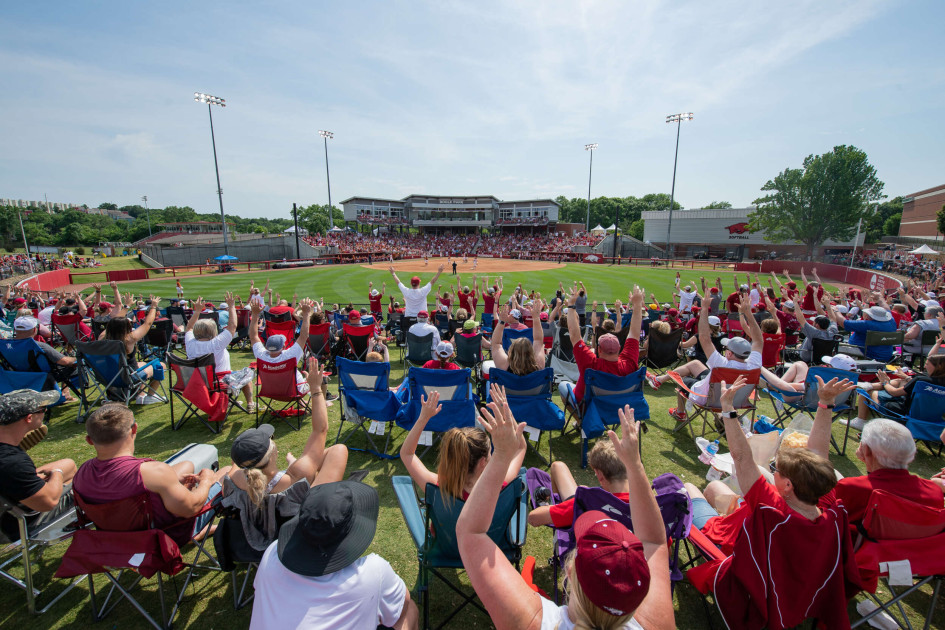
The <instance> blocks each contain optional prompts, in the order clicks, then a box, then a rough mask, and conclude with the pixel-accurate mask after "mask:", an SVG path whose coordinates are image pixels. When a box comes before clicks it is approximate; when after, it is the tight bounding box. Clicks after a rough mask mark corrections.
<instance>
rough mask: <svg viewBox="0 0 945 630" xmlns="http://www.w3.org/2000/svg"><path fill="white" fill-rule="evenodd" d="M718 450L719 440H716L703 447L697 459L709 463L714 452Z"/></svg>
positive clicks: (713, 456)
mask: <svg viewBox="0 0 945 630" xmlns="http://www.w3.org/2000/svg"><path fill="white" fill-rule="evenodd" d="M718 452H719V441H718V440H716V441H714V442H712V443H711V444H709V445H708V446H706V447H705V450H704V451H702V454H701V455H699V461H700V462H702V463H703V464H711V463H712V460H713V459H715V454H716V453H718Z"/></svg>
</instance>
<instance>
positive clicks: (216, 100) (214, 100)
mask: <svg viewBox="0 0 945 630" xmlns="http://www.w3.org/2000/svg"><path fill="white" fill-rule="evenodd" d="M194 100H195V101H197V102H198V103H206V104H207V113H209V114H210V142H211V143H213V169H214V170H215V171H216V174H217V195H218V196H219V197H220V222H221V223H222V227H223V253H224V254H225V255H227V256H229V255H230V246H229V242H228V241H227V234H226V215H225V214H224V213H223V188H221V187H220V166H219V164H218V163H217V141H216V138H215V137H214V136H213V106H214V105H218V106H219V107H226V100H225V99H222V98H220V97H219V96H210V95H209V94H203V93H201V92H194Z"/></svg>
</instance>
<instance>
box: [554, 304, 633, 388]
mask: <svg viewBox="0 0 945 630" xmlns="http://www.w3.org/2000/svg"><path fill="white" fill-rule="evenodd" d="M577 297H578V294H577V291H575V290H573V289H572V290H571V294H570V295H569V296H568V299H567V302H566V303H565V304H566V306H567V307H568V334H569V335H570V336H571V339H581V327H580V324H579V319H578V314H577V311H576V310H575V309H574V302H575V301H576V300H577ZM630 300H631V303H632V304H633V317H632V318H631V319H630V334H629V335H627V341H626V342H625V343H624V344H623V350H621V349H620V342H619V341H618V340H617V337H616V336H614V335H612V334H609V333H608V334H606V335H601V336H600V339H598V340H597V354H596V355H595V354H594V352H593V351H592V350H591V349H590V348H588V347H587V344H585V343H584V340H583V339H581V340H580V341H578V342H577V343H576V344H574V360H575V362H576V363H577V365H578V369H579V370H580V376H578V382H577V384H576V385H574V384H571V383H569V382H567V381H562V382H561V384H560V385H559V386H558V393H560V394H561V399H562V400H564V401H565V402H566V403H570V404H572V405H575V406H576V405H577V404H579V403H580V402H581V400H583V399H584V372H586V371H587V370H588V369H591V370H598V371H600V372H607V373H608V374H616V375H617V376H626V375H627V374H630V373H631V372H635V371H636V369H637V366H638V365H639V361H640V327H641V326H642V325H643V301H644V297H643V291H641V290H640V288H639V287H637V286H634V287H633V294H632V295H631V298H630Z"/></svg>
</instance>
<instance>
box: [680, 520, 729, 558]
mask: <svg viewBox="0 0 945 630" xmlns="http://www.w3.org/2000/svg"><path fill="white" fill-rule="evenodd" d="M689 542H691V543H692V544H694V545H695V546H696V548H697V549H698V550H699V551H700V552H701V553H702V555H704V556H706V558H707V559H708V560H710V561H712V560H722V559H724V558H725V557H726V555H725V554H724V553H722V550H721V549H719V548H718V547H717V546H716V545H715V543H714V542H712V541H711V540H709V538H708V536H706V535H705V534H703V533H702V531H700V530H699V528H698V527H696V526H695V525H693V526H692V527H690V528H689Z"/></svg>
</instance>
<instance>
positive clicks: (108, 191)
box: [0, 0, 945, 217]
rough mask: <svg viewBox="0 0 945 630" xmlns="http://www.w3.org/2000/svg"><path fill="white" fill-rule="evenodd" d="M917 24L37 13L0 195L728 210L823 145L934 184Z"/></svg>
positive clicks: (933, 72)
mask: <svg viewBox="0 0 945 630" xmlns="http://www.w3.org/2000/svg"><path fill="white" fill-rule="evenodd" d="M942 24H945V3H943V2H941V1H940V0H926V1H920V0H916V1H907V0H848V1H836V2H833V1H831V2H823V1H813V0H795V1H790V2H774V1H770V2H747V1H743V2H726V1H713V2H704V1H702V2H698V1H695V2H687V1H676V2H656V1H627V2H618V1H613V0H611V1H594V2H556V1H546V2H538V1H537V0H533V1H531V2H513V1H509V2H449V1H443V2H418V1H413V2H407V1H403V2H400V1H390V2H376V3H369V2H345V3H330V2H313V1H309V2H291V1H284V2H266V3H258V2H227V3H219V2H200V3H178V2H162V3H139V2H81V3H77V2H47V3H25V2H23V3H16V4H13V5H10V4H9V3H8V5H7V6H5V7H4V11H3V12H2V13H0V33H3V37H2V38H0V86H2V89H0V112H2V115H0V146H2V151H0V197H12V198H23V199H42V197H43V194H44V193H45V194H47V195H48V197H49V199H50V201H71V202H79V203H88V204H89V205H94V204H97V203H99V202H103V201H110V202H114V203H117V204H119V205H125V204H132V203H138V201H139V199H140V197H141V196H142V195H148V198H149V200H150V204H151V205H152V206H166V205H191V206H193V207H194V208H196V209H197V210H198V211H202V212H209V211H213V210H215V208H216V196H215V191H216V182H215V181H214V174H213V156H212V150H211V146H210V137H209V136H210V133H209V124H208V119H207V118H208V117H207V111H206V106H201V105H198V104H197V103H195V102H194V101H193V92H195V91H201V92H207V93H210V94H214V95H217V96H221V97H223V98H225V99H227V107H226V109H222V110H221V109H219V108H215V109H214V126H215V131H216V140H217V150H218V152H219V159H220V177H221V180H222V187H223V191H224V205H225V208H226V210H227V212H233V213H234V214H239V215H242V216H270V217H274V216H286V215H287V213H288V212H289V209H290V208H291V204H292V202H293V201H295V202H299V203H302V204H309V203H326V202H327V196H328V195H327V189H326V183H325V161H324V160H325V158H324V149H323V146H322V140H321V138H319V137H318V135H317V130H319V129H329V130H331V131H333V132H334V133H335V138H334V139H333V140H330V141H329V159H330V166H331V183H332V186H331V192H332V200H333V201H334V202H335V203H336V204H337V202H339V201H341V200H342V199H345V198H347V197H351V196H354V195H361V196H375V197H382V198H400V197H403V196H406V195H408V194H411V193H432V194H492V195H495V196H497V197H499V198H500V199H532V198H543V197H549V196H550V197H554V196H557V195H559V194H562V195H566V196H568V197H584V196H586V194H587V175H588V154H587V152H586V151H584V150H583V147H584V145H585V144H586V143H589V142H597V143H599V144H600V147H599V149H598V150H597V151H595V154H594V178H593V190H592V194H593V195H594V196H595V197H596V196H599V195H609V196H625V195H638V196H639V195H643V194H646V193H651V192H667V193H668V192H669V190H670V184H671V180H672V168H673V150H674V142H675V131H676V130H675V126H674V125H668V124H666V123H665V122H664V120H665V116H666V115H667V114H672V113H676V112H685V111H692V112H694V113H695V120H693V121H692V122H688V123H683V128H682V137H681V143H680V149H679V170H678V175H677V184H676V198H677V200H678V201H679V202H680V203H682V204H683V206H684V207H699V206H700V205H702V204H705V203H708V202H710V201H713V200H727V201H729V202H731V203H733V204H734V205H735V206H744V205H747V204H748V203H750V202H751V201H752V200H753V199H755V198H756V197H757V196H759V194H760V192H759V188H760V187H761V186H762V185H763V184H764V182H765V181H766V180H767V179H769V178H771V177H773V176H774V175H776V174H777V173H778V172H780V171H781V170H782V169H784V168H786V167H799V166H800V164H801V161H802V160H803V158H804V157H805V156H806V155H808V154H811V153H823V152H826V151H829V150H830V149H831V148H832V147H833V146H834V145H838V144H853V145H856V146H858V147H860V148H862V149H864V150H865V151H866V152H867V153H868V155H869V157H870V160H871V162H872V163H873V165H874V166H876V168H877V170H878V174H879V177H880V178H881V179H882V180H883V181H885V182H886V192H887V194H888V195H889V196H895V195H898V194H908V193H912V192H916V191H918V190H921V189H924V188H929V187H932V186H936V185H940V184H942V183H943V182H945V168H943V166H945V153H943V148H945V131H943V124H942V119H941V109H942V104H943V103H945V52H943V50H945V49H943V47H942V45H941V25H942Z"/></svg>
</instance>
